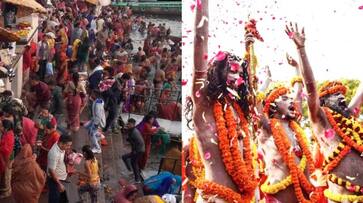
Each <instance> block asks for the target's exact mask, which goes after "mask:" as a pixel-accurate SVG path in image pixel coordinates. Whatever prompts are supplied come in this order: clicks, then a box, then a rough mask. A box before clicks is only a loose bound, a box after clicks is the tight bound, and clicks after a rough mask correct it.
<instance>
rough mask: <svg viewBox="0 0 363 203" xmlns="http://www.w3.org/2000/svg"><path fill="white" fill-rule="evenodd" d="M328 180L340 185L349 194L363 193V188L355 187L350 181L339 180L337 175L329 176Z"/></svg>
mask: <svg viewBox="0 0 363 203" xmlns="http://www.w3.org/2000/svg"><path fill="white" fill-rule="evenodd" d="M328 179H329V180H330V181H331V182H332V183H335V184H338V185H340V186H342V187H345V188H346V189H347V190H348V191H349V192H354V193H360V194H362V193H363V188H362V186H360V185H355V184H353V183H351V182H350V181H348V180H344V179H342V178H339V177H338V176H337V175H335V174H329V176H328Z"/></svg>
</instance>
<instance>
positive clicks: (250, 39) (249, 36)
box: [245, 32, 255, 47]
mask: <svg viewBox="0 0 363 203" xmlns="http://www.w3.org/2000/svg"><path fill="white" fill-rule="evenodd" d="M254 42H255V39H254V38H253V34H252V33H250V32H248V33H246V34H245V44H246V47H248V46H249V45H250V44H253V43H254Z"/></svg>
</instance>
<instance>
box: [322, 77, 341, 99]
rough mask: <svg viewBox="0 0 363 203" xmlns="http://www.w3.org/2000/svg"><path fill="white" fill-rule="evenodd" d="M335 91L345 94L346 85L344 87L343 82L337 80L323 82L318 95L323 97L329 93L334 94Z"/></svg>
mask: <svg viewBox="0 0 363 203" xmlns="http://www.w3.org/2000/svg"><path fill="white" fill-rule="evenodd" d="M337 92H340V93H342V94H344V95H345V93H346V92H347V87H345V86H344V85H343V83H341V82H338V81H332V82H327V83H325V84H323V85H322V87H321V88H320V90H319V97H324V96H326V95H329V94H335V93H337Z"/></svg>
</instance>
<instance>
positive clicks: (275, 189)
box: [261, 155, 306, 194]
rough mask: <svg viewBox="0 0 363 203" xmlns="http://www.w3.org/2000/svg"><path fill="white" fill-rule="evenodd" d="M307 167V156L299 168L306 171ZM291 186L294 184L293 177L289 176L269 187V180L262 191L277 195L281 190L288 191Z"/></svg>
mask: <svg viewBox="0 0 363 203" xmlns="http://www.w3.org/2000/svg"><path fill="white" fill-rule="evenodd" d="M305 167H306V156H305V155H304V156H303V157H302V158H301V160H300V164H299V168H300V169H301V170H305ZM291 184H292V180H291V175H288V176H287V177H286V178H284V179H283V180H281V181H280V182H278V183H275V184H272V185H269V183H268V180H266V181H265V182H264V183H263V184H262V185H261V191H262V192H264V193H266V194H276V193H278V192H280V191H281V190H284V189H286V188H287V187H289V186H290V185H291Z"/></svg>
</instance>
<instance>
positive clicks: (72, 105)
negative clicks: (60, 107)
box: [64, 72, 86, 132]
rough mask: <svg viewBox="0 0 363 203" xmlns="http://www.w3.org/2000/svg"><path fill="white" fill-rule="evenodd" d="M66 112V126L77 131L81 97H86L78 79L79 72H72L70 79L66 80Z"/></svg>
mask: <svg viewBox="0 0 363 203" xmlns="http://www.w3.org/2000/svg"><path fill="white" fill-rule="evenodd" d="M64 93H65V96H66V105H67V112H68V126H69V128H70V129H71V130H72V131H73V132H77V131H78V130H79V126H80V120H79V117H80V111H81V108H82V98H85V97H86V89H85V87H84V86H83V84H82V83H81V81H80V77H79V74H78V73H77V72H76V73H73V75H72V80H71V81H69V82H68V84H67V86H66V88H65V90H64Z"/></svg>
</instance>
